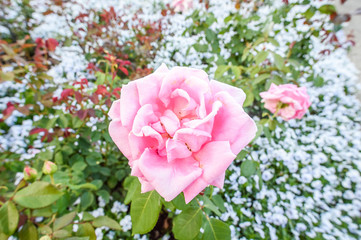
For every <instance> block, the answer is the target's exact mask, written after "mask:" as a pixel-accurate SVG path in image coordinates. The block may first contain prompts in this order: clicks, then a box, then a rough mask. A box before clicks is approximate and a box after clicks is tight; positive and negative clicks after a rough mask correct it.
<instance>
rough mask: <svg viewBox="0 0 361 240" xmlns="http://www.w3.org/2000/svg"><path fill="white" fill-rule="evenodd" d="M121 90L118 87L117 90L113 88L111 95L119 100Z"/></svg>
mask: <svg viewBox="0 0 361 240" xmlns="http://www.w3.org/2000/svg"><path fill="white" fill-rule="evenodd" d="M121 90H122V89H121V88H120V87H117V88H114V90H113V92H112V95H113V96H115V97H116V98H120V94H119V93H120V91H121Z"/></svg>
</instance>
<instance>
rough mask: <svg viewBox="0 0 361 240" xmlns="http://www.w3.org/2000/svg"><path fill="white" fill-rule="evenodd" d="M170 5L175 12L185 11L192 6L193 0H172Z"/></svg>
mask: <svg viewBox="0 0 361 240" xmlns="http://www.w3.org/2000/svg"><path fill="white" fill-rule="evenodd" d="M171 6H172V7H173V8H174V11H176V12H185V11H187V10H188V9H191V8H192V7H193V0H173V2H172V4H171Z"/></svg>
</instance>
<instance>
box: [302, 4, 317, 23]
mask: <svg viewBox="0 0 361 240" xmlns="http://www.w3.org/2000/svg"><path fill="white" fill-rule="evenodd" d="M315 13H316V8H315V7H314V6H311V7H309V8H308V9H307V11H306V12H305V13H304V14H303V15H304V16H305V17H306V18H307V20H310V19H311V18H312V17H313V15H315Z"/></svg>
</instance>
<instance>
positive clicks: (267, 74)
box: [252, 73, 271, 86]
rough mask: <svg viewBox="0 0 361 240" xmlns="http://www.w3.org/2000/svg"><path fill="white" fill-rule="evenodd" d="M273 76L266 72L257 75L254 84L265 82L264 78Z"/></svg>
mask: <svg viewBox="0 0 361 240" xmlns="http://www.w3.org/2000/svg"><path fill="white" fill-rule="evenodd" d="M270 76H271V74H269V73H264V74H261V75H259V76H258V77H256V78H255V79H254V81H253V82H252V85H253V86H255V85H257V84H259V83H261V82H263V81H264V80H266V79H267V78H269V77H270Z"/></svg>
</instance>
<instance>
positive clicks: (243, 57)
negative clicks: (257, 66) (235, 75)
mask: <svg viewBox="0 0 361 240" xmlns="http://www.w3.org/2000/svg"><path fill="white" fill-rule="evenodd" d="M249 51H250V48H248V47H247V48H245V49H244V50H243V53H242V58H241V61H242V62H243V61H244V60H246V58H247V56H248V54H249Z"/></svg>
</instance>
